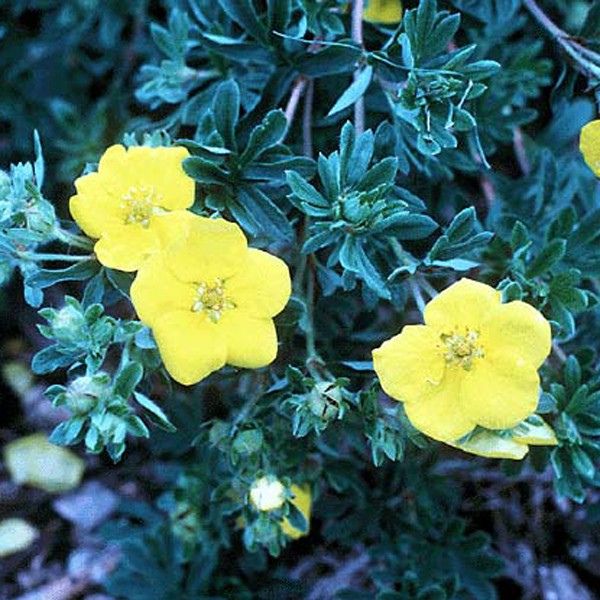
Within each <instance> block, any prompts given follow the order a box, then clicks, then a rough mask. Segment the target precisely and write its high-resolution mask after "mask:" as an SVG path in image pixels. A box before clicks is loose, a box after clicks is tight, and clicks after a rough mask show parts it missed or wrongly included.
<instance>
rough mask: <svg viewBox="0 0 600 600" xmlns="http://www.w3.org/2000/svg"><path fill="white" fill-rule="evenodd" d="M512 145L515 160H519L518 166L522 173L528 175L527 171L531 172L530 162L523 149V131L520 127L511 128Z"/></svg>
mask: <svg viewBox="0 0 600 600" xmlns="http://www.w3.org/2000/svg"><path fill="white" fill-rule="evenodd" d="M513 147H514V149H515V155H516V156H517V161H518V162H519V167H521V171H522V172H523V175H529V173H531V163H530V162H529V157H528V156H527V152H526V151H525V144H524V142H523V132H522V131H521V128H520V127H515V128H514V129H513Z"/></svg>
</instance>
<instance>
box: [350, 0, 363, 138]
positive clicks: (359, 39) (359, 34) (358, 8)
mask: <svg viewBox="0 0 600 600" xmlns="http://www.w3.org/2000/svg"><path fill="white" fill-rule="evenodd" d="M363 12H364V0H354V2H353V3H352V39H353V40H354V41H355V42H356V43H357V44H358V45H359V46H360V47H361V48H362V47H363V46H364V40H363ZM358 75H359V70H358V69H357V70H356V71H355V72H354V79H356V78H357V77H358ZM354 129H355V130H356V134H357V135H360V134H361V133H362V132H363V131H364V130H365V100H364V98H363V97H362V96H361V97H360V98H359V99H358V100H357V101H356V102H355V103H354Z"/></svg>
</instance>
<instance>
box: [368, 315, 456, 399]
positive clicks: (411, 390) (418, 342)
mask: <svg viewBox="0 0 600 600" xmlns="http://www.w3.org/2000/svg"><path fill="white" fill-rule="evenodd" d="M439 343H440V338H439V335H438V334H437V333H436V332H435V331H434V330H433V329H431V328H429V327H426V326H424V325H408V326H406V327H404V329H403V330H402V332H401V333H399V334H398V335H395V336H394V337H393V338H391V339H389V340H387V341H386V342H384V343H383V344H382V345H381V346H380V347H379V348H376V349H375V350H373V367H374V369H375V372H376V373H377V377H378V378H379V382H380V383H381V387H382V388H383V391H384V392H385V393H386V394H387V395H388V396H391V397H392V398H394V399H396V400H400V401H402V402H418V401H419V400H420V398H421V397H422V396H423V395H426V394H428V393H429V391H430V389H431V386H432V384H438V383H439V382H440V381H441V379H442V376H443V373H444V368H445V363H444V359H443V352H442V350H440V349H439V348H438V344H439Z"/></svg>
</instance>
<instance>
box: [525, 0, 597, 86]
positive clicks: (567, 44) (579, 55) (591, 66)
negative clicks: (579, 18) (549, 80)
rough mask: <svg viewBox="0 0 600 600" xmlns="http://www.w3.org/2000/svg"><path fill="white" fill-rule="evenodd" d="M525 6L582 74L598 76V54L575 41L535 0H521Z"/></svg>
mask: <svg viewBox="0 0 600 600" xmlns="http://www.w3.org/2000/svg"><path fill="white" fill-rule="evenodd" d="M523 4H524V5H525V8H527V10H528V11H529V12H530V13H531V15H532V16H533V17H534V18H535V19H536V21H537V22H538V23H539V24H540V25H541V26H542V27H543V28H544V29H545V30H546V31H547V32H548V33H549V34H550V35H551V36H552V37H553V38H554V39H555V40H556V42H557V43H558V44H559V46H560V47H561V48H562V49H563V50H564V51H565V52H566V53H567V54H568V55H569V56H570V57H571V58H572V59H573V61H574V62H575V65H576V66H577V67H578V68H579V71H580V72H582V73H583V74H584V75H586V76H589V75H594V77H600V54H598V53H596V52H594V51H592V50H590V49H589V48H586V47H585V46H583V45H582V44H580V43H579V42H577V41H575V40H574V39H573V38H572V37H571V36H570V35H569V34H568V33H567V32H566V31H563V30H562V29H561V28H560V27H558V26H557V25H556V24H555V23H554V22H553V21H552V20H551V19H550V18H549V17H548V15H546V13H545V12H544V11H543V10H542V9H541V8H540V7H539V6H538V4H537V3H536V2H535V0H523Z"/></svg>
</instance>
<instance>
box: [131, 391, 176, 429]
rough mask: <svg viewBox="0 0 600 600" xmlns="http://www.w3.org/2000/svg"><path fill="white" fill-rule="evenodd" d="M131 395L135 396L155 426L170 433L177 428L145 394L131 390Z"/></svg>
mask: <svg viewBox="0 0 600 600" xmlns="http://www.w3.org/2000/svg"><path fill="white" fill-rule="evenodd" d="M133 397H134V398H135V401H136V402H137V403H138V404H139V405H140V406H142V407H143V408H144V409H145V410H146V411H147V412H148V413H149V414H148V419H149V420H150V421H152V423H154V424H155V425H156V426H157V427H160V428H161V429H164V430H165V431H169V432H171V433H172V432H174V431H176V430H177V429H176V427H175V425H173V423H171V421H169V417H167V415H166V414H165V413H164V412H163V410H162V408H160V406H158V405H157V404H155V403H154V402H153V401H152V400H150V398H148V396H145V395H144V394H142V393H140V392H133Z"/></svg>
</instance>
